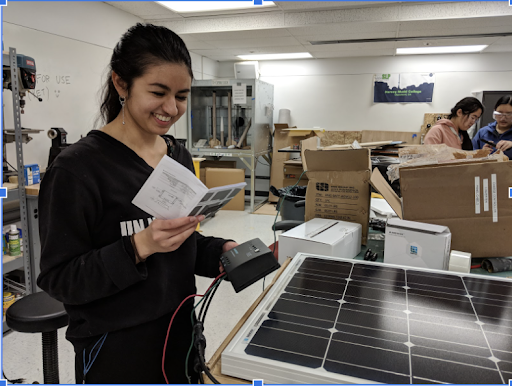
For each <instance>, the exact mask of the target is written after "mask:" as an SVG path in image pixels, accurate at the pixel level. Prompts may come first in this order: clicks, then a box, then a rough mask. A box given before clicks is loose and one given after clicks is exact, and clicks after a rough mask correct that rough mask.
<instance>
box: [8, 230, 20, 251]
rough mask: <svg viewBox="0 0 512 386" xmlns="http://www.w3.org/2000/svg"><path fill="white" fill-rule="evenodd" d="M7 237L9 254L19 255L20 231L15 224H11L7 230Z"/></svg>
mask: <svg viewBox="0 0 512 386" xmlns="http://www.w3.org/2000/svg"><path fill="white" fill-rule="evenodd" d="M7 235H8V237H9V255H11V256H19V255H21V249H20V232H18V229H17V228H16V225H14V224H12V225H11V230H10V231H9V232H7Z"/></svg>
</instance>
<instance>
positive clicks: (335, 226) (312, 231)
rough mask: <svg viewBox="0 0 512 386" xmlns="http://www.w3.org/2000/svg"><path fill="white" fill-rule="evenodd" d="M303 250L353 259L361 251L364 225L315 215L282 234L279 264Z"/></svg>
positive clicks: (280, 237)
mask: <svg viewBox="0 0 512 386" xmlns="http://www.w3.org/2000/svg"><path fill="white" fill-rule="evenodd" d="M299 252H305V253H314V254H317V255H325V256H337V257H344V258H347V259H353V258H354V257H356V256H357V255H358V254H359V252H361V225H360V224H355V223H351V222H345V221H336V220H327V219H323V218H314V219H312V220H310V221H308V222H305V223H304V224H301V225H299V226H297V227H295V228H293V229H290V230H289V231H288V232H285V233H282V234H281V235H279V263H281V264H283V263H284V262H285V261H286V259H287V258H288V257H294V256H295V255H296V254H297V253H299Z"/></svg>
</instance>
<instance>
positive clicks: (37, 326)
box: [5, 292, 68, 384]
mask: <svg viewBox="0 0 512 386" xmlns="http://www.w3.org/2000/svg"><path fill="white" fill-rule="evenodd" d="M5 321H6V323H7V326H9V327H10V328H11V329H12V330H14V331H18V332H30V333H36V332H40V333H42V335H43V376H44V383H46V384H56V383H59V352H58V337H57V330H58V329H59V328H61V327H64V326H67V324H68V314H67V313H66V310H65V309H64V306H63V304H62V303H61V302H59V301H57V300H55V299H53V298H51V297H50V296H49V295H48V294H47V293H46V292H37V293H34V294H30V295H27V296H25V297H23V298H21V299H20V300H18V301H17V302H16V303H14V304H13V305H12V306H10V307H9V308H8V309H7V311H6V313H5Z"/></svg>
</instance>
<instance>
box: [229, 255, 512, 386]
mask: <svg viewBox="0 0 512 386" xmlns="http://www.w3.org/2000/svg"><path fill="white" fill-rule="evenodd" d="M511 284H512V281H511V280H508V279H503V278H493V277H488V276H477V275H465V274H459V273H450V272H441V271H434V270H427V269H418V268H408V267H398V266H392V265H389V264H383V263H372V262H365V261H358V260H348V259H338V258H332V257H324V256H312V255H305V254H298V255H297V256H296V257H295V258H294V259H293V260H292V261H291V263H290V264H289V266H288V267H287V269H286V270H285V271H284V272H283V273H282V274H281V276H280V277H279V279H278V280H277V281H276V283H275V284H274V286H273V287H272V288H271V290H270V291H269V292H268V294H267V295H266V296H265V298H264V299H263V300H262V301H261V302H260V304H259V305H258V307H257V308H256V309H255V310H254V312H253V313H252V314H251V316H250V317H249V318H248V319H247V321H246V322H245V324H244V325H243V326H242V328H241V329H240V330H239V332H238V333H237V334H236V336H235V337H234V338H233V340H232V341H231V343H230V344H229V345H228V347H227V348H226V350H224V352H223V354H222V373H223V374H225V375H231V376H235V377H239V378H243V379H248V380H252V379H263V380H264V381H265V383H409V384H412V383H416V384H417V383H422V384H425V383H459V384H463V383H465V384H468V383H469V384H473V383H487V384H503V383H508V379H512V285H511Z"/></svg>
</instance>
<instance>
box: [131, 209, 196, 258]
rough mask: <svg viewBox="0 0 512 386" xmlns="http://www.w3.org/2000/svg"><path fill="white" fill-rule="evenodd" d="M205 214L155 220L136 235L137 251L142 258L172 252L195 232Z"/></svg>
mask: <svg viewBox="0 0 512 386" xmlns="http://www.w3.org/2000/svg"><path fill="white" fill-rule="evenodd" d="M203 220H204V216H203V215H200V216H197V217H195V216H191V217H181V218H176V219H173V220H158V219H156V220H153V221H152V222H151V224H149V226H148V227H147V228H146V229H144V230H143V231H141V232H139V233H136V234H135V235H134V236H133V237H134V241H135V245H136V247H137V252H138V253H139V256H140V257H141V259H142V260H145V259H146V258H147V257H148V256H150V255H152V254H153V253H158V252H172V251H175V250H176V249H178V248H179V247H180V246H181V244H183V242H184V241H185V240H186V239H188V238H189V237H190V235H192V233H194V231H195V229H196V227H197V224H198V223H199V222H201V221H203Z"/></svg>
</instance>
